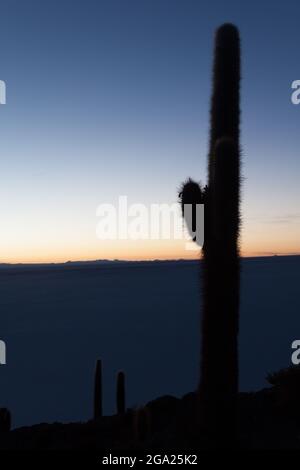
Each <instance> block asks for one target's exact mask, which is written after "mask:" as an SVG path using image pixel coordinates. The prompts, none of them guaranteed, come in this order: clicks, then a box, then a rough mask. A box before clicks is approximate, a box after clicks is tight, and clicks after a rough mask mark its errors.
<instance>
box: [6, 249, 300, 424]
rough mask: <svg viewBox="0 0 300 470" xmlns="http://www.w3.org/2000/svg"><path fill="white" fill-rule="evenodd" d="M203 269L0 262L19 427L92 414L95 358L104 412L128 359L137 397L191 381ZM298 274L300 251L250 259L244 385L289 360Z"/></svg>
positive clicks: (9, 377) (297, 312) (183, 388)
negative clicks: (99, 366)
mask: <svg viewBox="0 0 300 470" xmlns="http://www.w3.org/2000/svg"><path fill="white" fill-rule="evenodd" d="M200 272H201V270H200V268H199V263H198V262H180V261H179V262H164V263H161V262H149V263H147V262H143V263H112V264H110V263H103V264H101V263H95V264H87V265H85V264H68V265H61V266H2V267H0V339H1V340H4V341H5V342H6V345H7V365H5V366H1V367H0V383H1V387H0V390H1V391H0V406H7V407H9V408H10V409H11V411H12V414H13V425H14V426H20V425H26V424H34V423H38V422H45V421H48V422H53V421H64V422H69V421H78V420H86V419H88V418H90V417H91V415H92V399H93V394H92V392H93V371H94V365H95V360H96V358H98V357H99V358H101V359H102V360H103V364H104V366H103V367H104V370H103V380H104V411H105V412H106V413H112V412H113V411H114V401H115V376H116V373H117V371H118V370H119V369H122V370H124V371H125V372H126V379H127V397H128V405H129V406H135V405H139V404H142V403H144V402H145V401H148V400H151V399H153V398H155V397H157V396H159V395H162V394H174V395H177V396H180V395H182V394H184V393H186V392H189V391H191V390H193V389H194V388H195V387H196V384H197V380H198V365H199V349H200V345H199V337H200V313H199V312H200V311H201V305H200V304H201V297H200V292H199V284H200V283H201V274H200ZM299 280H300V257H299V256H290V257H269V258H249V259H244V260H243V261H242V291H241V334H240V386H241V389H242V390H254V389H258V388H260V387H264V386H265V385H266V382H265V376H266V374H267V373H268V372H269V371H273V370H277V369H279V368H281V367H285V366H288V365H289V364H290V357H291V353H292V351H291V343H292V341H293V340H294V339H300V295H299ZM217 347H218V345H217V344H216V348H217ZM221 359H222V354H221V352H220V367H222V360H221ZM216 373H217V371H216Z"/></svg>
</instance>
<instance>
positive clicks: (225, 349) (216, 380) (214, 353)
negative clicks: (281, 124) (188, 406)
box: [179, 24, 240, 447]
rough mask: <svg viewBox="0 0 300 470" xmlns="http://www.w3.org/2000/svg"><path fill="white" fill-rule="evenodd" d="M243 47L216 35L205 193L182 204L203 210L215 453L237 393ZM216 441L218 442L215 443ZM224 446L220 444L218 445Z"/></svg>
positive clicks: (187, 192)
mask: <svg viewBox="0 0 300 470" xmlns="http://www.w3.org/2000/svg"><path fill="white" fill-rule="evenodd" d="M239 97H240V40H239V32H238V29H237V28H236V27H235V26H234V25H231V24H224V25H222V26H221V27H220V28H219V29H218V30H217V32H216V38H215V52H214V65H213V91H212V98H211V114H210V124H211V129H210V143H209V153H208V186H207V188H206V190H205V193H203V190H202V188H201V187H200V186H199V187H198V190H197V188H196V187H195V186H194V185H195V184H196V183H194V185H193V187H191V184H190V182H191V180H188V181H187V182H186V183H184V184H183V187H182V188H181V192H180V194H179V196H180V198H181V204H183V203H184V201H189V203H190V204H191V203H192V204H196V203H199V200H200V198H199V194H200V193H201V194H203V197H202V201H203V203H204V205H205V217H204V239H205V243H204V245H203V249H202V251H203V255H204V257H203V315H202V342H201V371H200V384H199V391H200V396H201V407H200V409H201V415H200V418H201V423H202V424H201V425H202V426H203V430H204V431H205V434H206V435H207V436H208V438H209V436H211V438H212V440H214V442H215V443H217V442H216V440H219V442H218V444H217V445H220V444H221V445H224V446H226V447H227V446H228V445H231V443H233V442H234V441H235V433H236V403H237V393H238V323H239V276H240V265H239V227H240V212H239V204H240V150H239V139H240V138H239V132H240V106H239ZM218 436H219V439H218ZM220 441H221V442H220Z"/></svg>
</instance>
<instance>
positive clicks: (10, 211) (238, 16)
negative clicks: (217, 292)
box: [0, 0, 300, 261]
mask: <svg viewBox="0 0 300 470" xmlns="http://www.w3.org/2000/svg"><path fill="white" fill-rule="evenodd" d="M299 14H300V4H299V2H296V1H285V2H276V4H275V3H274V2H270V1H265V2H264V1H260V2H258V1H252V2H238V1H227V2H222V1H216V0H211V1H199V0H198V1H197V0H139V1H138V0H123V1H122V0H118V1H117V0H98V1H96V0H86V1H83V0H82V1H76V0H75V1H69V0H60V1H58V0H54V1H53V0H52V1H51V2H50V1H48V0H44V1H43V2H40V1H21V0H10V1H2V2H1V18H2V21H1V23H2V25H1V29H0V44H1V49H0V50H1V54H0V64H1V67H0V70H1V73H0V79H2V80H5V82H6V85H7V104H6V105H5V106H1V107H0V126H1V171H0V201H1V202H0V210H1V219H2V224H1V225H2V227H3V228H2V233H1V235H0V259H1V260H3V261H46V260H47V261H49V260H55V261H56V260H66V259H93V258H103V257H117V258H124V257H125V258H127V257H141V258H143V257H164V256H166V257H177V256H178V257H179V256H180V257H182V256H184V253H183V249H182V246H180V245H179V244H174V243H173V245H172V243H171V242H170V243H169V244H167V243H162V244H159V242H157V245H156V246H151V249H150V248H149V246H148V245H147V243H145V242H144V243H142V242H141V244H140V245H139V246H137V245H136V244H134V246H129V245H130V244H128V245H126V244H124V243H123V244H118V243H117V242H116V243H114V244H107V245H106V244H105V243H104V244H103V243H101V241H99V240H97V239H96V234H95V230H96V224H97V219H96V216H95V214H96V208H97V206H98V205H99V204H100V203H102V202H116V201H117V198H118V196H119V195H127V196H128V198H129V201H132V202H144V203H146V204H150V203H151V202H154V203H159V202H169V203H172V202H174V201H176V189H177V188H178V186H179V184H180V182H181V181H182V180H183V179H184V178H185V177H187V176H192V177H193V178H195V179H197V180H202V181H205V179H206V154H207V141H208V112H209V99H210V89H211V83H210V82H211V63H212V51H213V34H214V31H215V29H216V27H217V26H218V25H220V24H222V23H224V22H228V21H230V22H233V23H235V24H236V25H237V26H238V27H239V29H240V33H241V38H242V67H243V68H242V76H243V82H242V147H243V175H244V185H243V206H242V208H243V227H244V229H243V237H242V248H243V252H244V253H245V254H260V253H261V254H263V253H286V252H293V253H294V252H300V210H299V201H300V189H299V174H300V163H299V161H300V160H299V152H298V144H299V135H300V133H299V127H300V105H299V106H294V105H292V104H291V99H290V97H291V83H292V81H293V80H296V79H300V70H299V61H298V44H299V43H300V29H299ZM163 253H165V255H164V254H163Z"/></svg>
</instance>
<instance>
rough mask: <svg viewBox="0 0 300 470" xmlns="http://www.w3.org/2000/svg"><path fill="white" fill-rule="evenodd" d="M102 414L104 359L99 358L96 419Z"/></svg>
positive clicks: (96, 377)
mask: <svg viewBox="0 0 300 470" xmlns="http://www.w3.org/2000/svg"><path fill="white" fill-rule="evenodd" d="M101 416H102V361H101V360H100V359H97V362H96V369H95V383H94V419H98V418H101Z"/></svg>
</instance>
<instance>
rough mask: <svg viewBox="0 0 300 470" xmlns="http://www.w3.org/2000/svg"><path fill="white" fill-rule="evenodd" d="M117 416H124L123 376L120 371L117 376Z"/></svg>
mask: <svg viewBox="0 0 300 470" xmlns="http://www.w3.org/2000/svg"><path fill="white" fill-rule="evenodd" d="M116 399H117V414H118V415H120V414H124V413H125V409H126V405H125V403H126V401H125V374H124V372H122V371H120V372H118V375H117V396H116Z"/></svg>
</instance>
